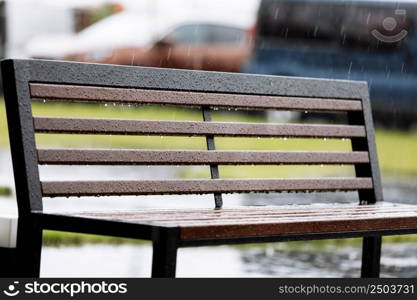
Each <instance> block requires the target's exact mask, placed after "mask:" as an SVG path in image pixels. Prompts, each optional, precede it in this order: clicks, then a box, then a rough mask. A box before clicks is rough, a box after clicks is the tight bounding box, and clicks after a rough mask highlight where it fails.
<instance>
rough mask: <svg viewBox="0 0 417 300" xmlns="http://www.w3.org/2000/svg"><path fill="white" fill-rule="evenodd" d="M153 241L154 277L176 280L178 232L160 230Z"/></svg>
mask: <svg viewBox="0 0 417 300" xmlns="http://www.w3.org/2000/svg"><path fill="white" fill-rule="evenodd" d="M158 231H159V232H158V233H157V234H156V236H155V237H154V239H153V255H152V277H157V278H158V277H159V278H162V277H165V278H174V277H175V272H176V265H177V250H178V231H177V230H172V229H159V230H158Z"/></svg>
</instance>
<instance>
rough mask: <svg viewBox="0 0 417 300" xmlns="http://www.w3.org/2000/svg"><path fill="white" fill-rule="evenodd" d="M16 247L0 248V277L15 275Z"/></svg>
mask: <svg viewBox="0 0 417 300" xmlns="http://www.w3.org/2000/svg"><path fill="white" fill-rule="evenodd" d="M16 261H17V260H16V248H0V278H6V277H15V274H16Z"/></svg>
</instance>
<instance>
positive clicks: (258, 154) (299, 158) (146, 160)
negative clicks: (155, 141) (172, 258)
mask: <svg viewBox="0 0 417 300" xmlns="http://www.w3.org/2000/svg"><path fill="white" fill-rule="evenodd" d="M38 160H39V163H40V164H54V165H85V164H87V165H170V164H174V165H209V164H220V165H247V164H255V165H262V164H264V165H266V164H358V163H368V162H369V156H368V152H366V151H357V152H338V151H314V152H307V151H213V150H212V151H194V150H181V151H176V150H93V149H39V150H38Z"/></svg>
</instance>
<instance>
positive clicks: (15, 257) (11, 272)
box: [0, 229, 42, 277]
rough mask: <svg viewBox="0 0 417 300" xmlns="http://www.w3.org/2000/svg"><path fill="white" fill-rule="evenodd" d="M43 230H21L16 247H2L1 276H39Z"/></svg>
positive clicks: (0, 255) (0, 251) (0, 252)
mask: <svg viewBox="0 0 417 300" xmlns="http://www.w3.org/2000/svg"><path fill="white" fill-rule="evenodd" d="M41 248H42V230H38V229H36V230H30V231H28V232H26V233H23V232H19V233H18V238H17V245H16V248H0V265H1V267H0V277H39V273H40V261H41V250H42V249H41Z"/></svg>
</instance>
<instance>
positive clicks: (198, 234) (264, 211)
mask: <svg viewBox="0 0 417 300" xmlns="http://www.w3.org/2000/svg"><path fill="white" fill-rule="evenodd" d="M75 215H77V216H82V217H91V218H98V219H109V220H113V221H122V222H129V223H139V224H149V225H154V226H169V227H172V226H175V227H179V228H180V232H181V234H180V236H181V238H182V239H183V240H192V239H211V238H231V237H243V236H255V235H261V236H265V235H280V234H298V233H301V234H305V233H322V232H343V231H355V230H383V229H398V228H416V226H417V205H408V204H398V203H395V204H394V203H380V204H375V205H358V204H352V203H349V204H331V205H329V204H314V205H285V206H266V207H239V208H229V209H222V210H214V209H188V210H184V209H162V210H161V209H150V210H149V209H147V210H139V211H128V212H123V211H122V212H121V211H113V212H81V213H76V214H75Z"/></svg>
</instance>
